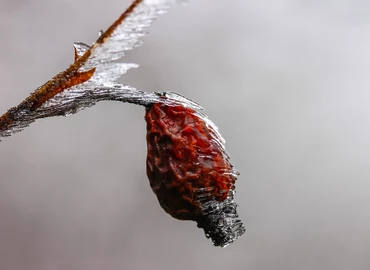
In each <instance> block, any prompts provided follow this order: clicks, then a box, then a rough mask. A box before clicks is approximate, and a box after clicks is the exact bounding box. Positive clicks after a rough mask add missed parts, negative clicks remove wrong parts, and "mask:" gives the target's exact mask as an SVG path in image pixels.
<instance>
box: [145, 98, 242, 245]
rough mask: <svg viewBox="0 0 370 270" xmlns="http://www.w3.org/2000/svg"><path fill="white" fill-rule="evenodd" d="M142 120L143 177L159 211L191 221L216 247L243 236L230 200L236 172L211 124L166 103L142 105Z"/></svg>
mask: <svg viewBox="0 0 370 270" xmlns="http://www.w3.org/2000/svg"><path fill="white" fill-rule="evenodd" d="M164 99H165V97H164ZM145 119H146V122H147V148H148V155H147V175H148V178H149V181H150V185H151V187H152V190H153V191H154V193H155V194H156V195H157V198H158V201H159V203H160V205H161V206H162V208H163V209H164V210H165V211H166V212H167V213H168V214H170V215H171V216H172V217H174V218H177V219H181V220H193V221H196V222H197V223H198V227H200V228H203V229H204V231H205V234H206V236H207V237H209V238H211V239H212V241H213V243H214V245H216V246H221V247H225V246H227V245H229V244H231V243H232V242H234V241H235V240H236V239H237V238H238V237H239V236H241V235H242V234H243V233H244V232H245V228H244V226H243V224H242V222H241V221H240V219H239V217H238V214H237V212H236V207H237V205H236V204H235V202H234V201H233V198H234V189H235V181H236V179H237V175H238V172H237V171H236V170H234V169H233V166H232V165H231V163H230V161H229V157H228V155H227V154H226V152H225V148H224V140H223V139H222V137H221V135H220V134H219V132H218V131H217V127H216V126H215V124H213V123H212V121H211V120H209V119H208V117H207V116H206V115H205V114H203V113H199V112H197V111H196V109H194V108H190V107H187V106H184V105H183V104H181V103H178V101H175V102H173V101H172V100H169V101H168V102H167V103H166V102H160V103H155V104H152V105H150V106H148V107H147V112H146V115H145Z"/></svg>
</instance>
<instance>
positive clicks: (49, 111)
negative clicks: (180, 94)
mask: <svg viewBox="0 0 370 270" xmlns="http://www.w3.org/2000/svg"><path fill="white" fill-rule="evenodd" d="M177 2H182V1H181V0H135V1H133V3H132V4H131V5H130V7H129V8H128V9H127V10H126V11H125V12H124V13H123V14H122V15H121V16H120V17H119V18H118V19H117V20H116V21H115V22H114V23H113V24H112V25H111V26H110V27H109V28H108V29H107V30H106V31H105V32H102V33H101V35H100V36H99V38H98V40H97V41H96V42H95V43H94V44H93V45H92V46H89V45H87V44H84V43H82V42H76V43H75V44H74V50H75V57H74V58H75V61H74V63H73V64H72V65H71V66H70V67H69V68H68V69H66V70H65V71H62V72H61V73H59V74H57V75H56V76H54V77H53V78H52V79H51V80H50V81H48V82H46V83H45V84H44V85H42V86H40V87H39V88H38V89H36V91H35V92H33V93H32V94H31V95H30V96H29V97H27V98H26V99H25V100H24V101H23V102H21V103H20V104H19V105H17V106H15V107H13V108H11V109H9V110H8V111H7V112H6V113H5V114H3V115H2V116H1V117H0V139H1V138H2V137H8V136H11V135H12V134H14V133H17V132H20V131H21V130H23V129H24V128H25V127H27V126H29V125H30V124H31V123H32V122H34V121H35V120H37V119H40V118H46V117H52V116H57V115H64V116H67V115H70V114H72V113H76V112H78V111H79V110H81V109H83V108H87V107H90V106H93V105H95V104H96V102H98V101H101V100H118V101H122V102H131V103H135V104H139V105H146V104H148V103H149V101H150V102H154V101H155V100H157V99H158V95H157V94H155V93H146V92H143V91H138V90H135V88H133V87H130V86H126V85H120V84H116V83H115V81H116V80H117V79H118V78H120V77H121V76H122V75H123V74H125V73H126V72H127V71H128V70H130V69H131V68H137V67H138V65H137V64H130V63H119V62H117V60H119V59H120V58H121V57H123V56H124V55H125V52H126V51H128V50H131V49H133V48H135V47H137V46H139V45H141V44H142V41H141V40H140V38H141V37H143V36H144V35H145V34H146V32H145V30H146V28H148V27H149V26H150V25H151V24H152V23H153V21H154V20H155V19H156V18H157V17H158V16H160V15H161V14H164V13H166V12H167V11H168V10H169V8H170V6H171V5H172V4H174V3H177Z"/></svg>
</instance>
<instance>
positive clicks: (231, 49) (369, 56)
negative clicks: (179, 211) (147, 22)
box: [0, 0, 370, 270]
mask: <svg viewBox="0 0 370 270" xmlns="http://www.w3.org/2000/svg"><path fill="white" fill-rule="evenodd" d="M129 3H130V1H128V0H106V1H87V0H78V1H76V0H73V1H72V0H54V1H48V0H33V1H30V0H17V1H14V0H0V37H1V38H0V40H1V42H0V57H1V61H0V81H1V89H0V96H1V98H0V110H1V111H2V112H5V111H6V110H7V109H9V108H10V107H11V106H14V105H16V104H18V103H19V102H20V101H21V100H22V99H23V98H25V97H26V96H27V95H28V94H29V93H30V92H31V91H33V90H34V89H36V88H37V87H38V86H40V85H41V84H43V83H44V82H46V81H47V80H48V79H50V78H51V77H52V76H53V75H55V74H56V73H58V72H59V71H61V70H64V69H65V68H66V67H67V66H68V65H69V64H70V63H71V62H72V61H73V49H72V43H73V42H74V41H84V42H88V43H92V42H93V41H94V40H95V39H96V38H97V34H98V31H99V30H100V29H105V28H106V27H108V26H109V25H110V24H111V23H112V22H113V21H114V20H115V19H116V18H117V17H118V16H119V15H120V13H121V12H123V11H124V10H125V8H126V7H127V6H128V5H129ZM149 31H150V32H151V34H150V35H149V36H147V37H146V38H145V39H144V40H145V44H144V46H143V47H141V48H139V49H136V50H134V51H132V52H130V53H129V55H128V56H127V57H126V58H125V61H128V62H136V63H138V64H140V65H141V68H140V69H136V70H131V71H130V72H129V73H128V74H126V75H125V76H124V77H123V78H122V80H121V81H122V82H123V83H128V84H130V85H132V86H135V87H137V88H140V89H143V90H148V91H154V90H163V91H164V90H172V91H177V92H179V93H181V94H183V95H185V96H187V97H189V98H191V99H193V100H195V101H197V102H199V103H200V104H202V105H203V106H204V107H205V108H206V112H207V113H208V115H209V116H210V117H211V119H212V120H213V121H214V122H215V123H216V124H217V125H218V126H219V128H220V131H221V132H222V134H223V135H224V137H225V138H226V141H227V151H228V153H229V154H230V156H231V160H232V162H233V164H234V165H235V167H236V168H237V169H239V170H240V172H241V176H240V178H239V180H238V182H237V194H236V201H237V202H238V204H239V213H240V216H241V218H242V220H243V221H244V222H245V224H246V227H247V233H246V234H245V235H244V236H243V237H242V238H240V239H239V240H238V241H236V242H235V243H234V244H233V245H231V246H229V247H227V248H226V249H221V248H215V247H213V246H212V243H211V241H210V240H208V239H206V238H205V236H204V234H203V232H202V230H200V229H198V228H197V227H196V224H195V223H194V222H184V221H177V220H175V219H172V218H171V217H170V216H169V215H167V214H166V213H165V212H164V211H163V210H162V209H161V208H160V206H159V204H158V202H157V199H156V197H155V195H154V194H153V193H152V191H151V189H150V187H149V184H148V180H147V178H146V174H145V158H146V143H145V135H146V134H145V122H144V120H143V115H144V109H143V108H141V107H136V106H133V105H128V104H122V103H113V102H106V103H100V104H98V105H97V106H95V107H93V108H90V109H87V110H84V111H82V112H80V113H78V114H77V115H73V116H71V117H68V118H63V117H60V118H54V119H46V120H41V121H37V122H36V123H34V124H32V125H31V127H30V128H27V129H26V130H25V131H24V132H22V133H19V134H17V135H15V136H13V137H11V138H8V139H5V140H4V141H3V142H1V143H0V269H1V270H20V269H27V270H59V269H60V270H67V269H68V270H85V269H86V270H87V269H88V270H101V269H104V270H121V269H145V270H146V269H153V270H154V269H161V270H166V269H171V270H172V269H179V270H182V269H186V270H188V269H212V270H219V269H233V270H239V269H243V270H244V269H253V270H267V269H274V270H275V269H276V270H280V269H281V270H288V269H289V270H290V269H291V270H296V269H302V270H304V269H310V270H311V269H336V270H338V269H366V270H368V269H370V257H369V252H370V212H369V206H370V179H369V178H370V159H369V158H370V126H369V118H370V106H369V105H370V78H369V75H368V74H369V72H370V2H369V1H360V0H357V1H356V0H342V1H339V0H336V1H334V0H322V1H304V0H295V1H294V0H281V1H276V0H260V1H250V0H234V1H221V0H197V1H195V0H194V1H191V3H190V5H189V6H187V7H183V6H181V5H178V6H176V7H175V8H173V9H172V10H171V12H170V13H169V14H167V15H165V16H162V17H160V19H159V20H158V21H157V22H156V23H155V24H154V26H153V27H151V28H150V30H149Z"/></svg>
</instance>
